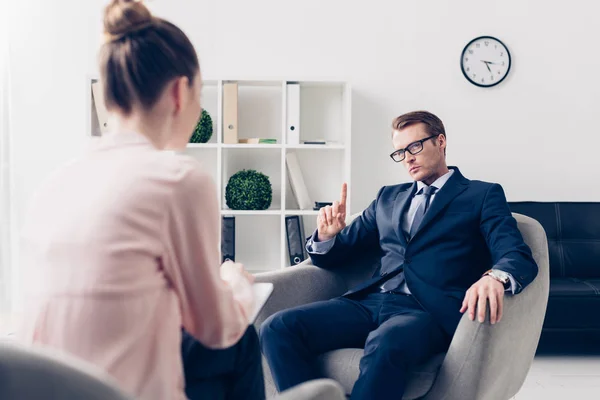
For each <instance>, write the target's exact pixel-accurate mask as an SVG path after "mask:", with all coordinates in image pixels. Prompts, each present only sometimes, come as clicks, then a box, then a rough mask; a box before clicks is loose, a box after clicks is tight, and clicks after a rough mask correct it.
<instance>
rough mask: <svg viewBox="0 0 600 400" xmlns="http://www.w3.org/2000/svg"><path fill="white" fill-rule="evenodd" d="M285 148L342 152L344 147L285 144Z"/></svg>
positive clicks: (336, 145)
mask: <svg viewBox="0 0 600 400" xmlns="http://www.w3.org/2000/svg"><path fill="white" fill-rule="evenodd" d="M285 148H286V149H298V150H309V149H311V150H312V149H316V150H344V149H345V148H346V146H344V145H343V144H287V145H286V146H285Z"/></svg>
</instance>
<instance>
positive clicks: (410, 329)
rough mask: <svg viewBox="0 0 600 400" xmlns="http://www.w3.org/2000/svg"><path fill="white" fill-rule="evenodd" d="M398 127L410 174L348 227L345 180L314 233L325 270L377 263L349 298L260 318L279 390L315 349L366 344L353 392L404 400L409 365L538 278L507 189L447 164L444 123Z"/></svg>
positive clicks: (313, 248)
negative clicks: (464, 316) (359, 259)
mask: <svg viewBox="0 0 600 400" xmlns="http://www.w3.org/2000/svg"><path fill="white" fill-rule="evenodd" d="M392 127H393V145H394V148H395V149H396V150H395V151H394V152H393V153H392V154H391V158H392V159H393V160H394V161H396V162H401V163H403V164H404V166H405V167H406V168H407V170H408V172H409V174H410V175H411V177H412V178H413V179H414V180H415V182H414V183H406V184H400V185H395V186H385V187H383V188H382V189H381V190H379V193H378V194H377V197H376V199H375V200H374V201H373V202H372V203H371V205H370V206H369V207H368V208H367V209H365V210H364V211H363V213H362V214H361V215H360V216H359V217H357V218H356V219H355V220H354V221H353V222H352V223H351V224H350V225H348V226H346V225H345V218H346V206H345V202H346V185H345V184H344V185H343V186H342V195H341V200H340V202H335V203H334V204H333V206H331V207H329V206H328V207H325V208H322V209H321V210H320V212H319V216H318V218H317V225H318V227H317V231H316V232H315V233H314V234H313V235H312V237H311V238H310V239H309V240H308V241H307V250H308V252H309V254H310V257H311V259H312V262H313V263H314V264H315V265H317V266H319V267H322V268H335V267H340V268H343V265H344V263H345V260H348V259H351V258H352V257H353V256H354V255H357V254H360V252H362V251H365V250H366V249H368V248H370V247H372V246H378V248H379V250H380V251H381V267H380V268H379V269H378V270H377V271H376V272H375V274H374V276H373V277H372V279H370V280H368V281H366V282H364V283H362V284H360V285H358V286H357V287H355V288H353V289H351V290H350V291H348V292H347V293H346V294H344V295H343V296H342V297H339V298H335V299H332V300H328V301H322V302H317V303H313V304H308V305H304V306H300V307H297V308H293V309H289V310H285V311H282V312H279V313H277V314H275V315H273V316H271V317H270V318H269V319H268V320H267V321H265V323H264V324H263V325H262V327H261V332H260V335H261V346H262V350H263V353H264V355H265V357H266V358H267V361H268V363H269V366H270V368H271V371H272V374H273V379H274V381H275V384H276V386H277V388H278V389H279V390H284V389H286V388H288V387H291V386H294V385H296V384H298V383H301V382H304V381H307V380H310V379H314V378H317V377H318V376H317V371H315V369H314V362H315V360H316V358H317V357H318V356H319V355H320V354H323V353H325V352H328V351H331V350H335V349H339V348H360V347H363V346H364V349H365V350H364V355H363V357H362V359H361V361H360V375H359V378H358V380H357V381H356V383H355V385H354V388H353V391H352V396H351V397H352V398H353V399H384V398H385V399H389V398H394V399H401V398H402V394H403V393H404V389H405V384H406V376H407V370H408V369H409V368H410V367H412V366H414V365H416V364H419V363H423V362H424V361H426V360H427V359H428V358H430V357H431V356H432V355H434V354H437V353H440V352H443V351H446V350H447V349H448V346H449V344H450V341H451V339H452V336H453V334H454V332H455V330H456V327H457V325H458V322H459V320H460V317H461V313H464V312H465V311H467V312H468V315H469V317H470V319H471V320H474V319H475V317H477V318H478V320H479V322H483V321H484V318H485V313H486V307H487V306H489V310H490V316H491V323H492V324H495V323H497V322H498V321H500V319H501V318H502V303H503V296H504V293H505V292H509V294H511V295H516V294H518V293H519V292H520V291H522V290H523V289H524V288H525V287H526V286H527V285H528V284H529V283H531V282H532V281H533V279H534V278H535V277H536V275H537V271H538V268H537V265H536V263H535V261H534V260H533V257H532V255H531V250H530V249H529V247H528V246H527V245H526V244H525V243H524V241H523V237H522V236H521V234H520V232H519V230H518V228H517V223H516V221H515V219H514V218H513V217H512V215H511V213H510V211H509V208H508V205H507V203H506V198H505V196H504V192H503V190H502V187H501V186H500V185H498V184H493V183H487V182H481V181H471V180H468V179H466V178H465V177H464V176H462V174H461V173H460V171H459V170H458V168H455V167H450V168H448V167H447V166H446V132H445V130H444V125H443V124H442V121H440V119H439V118H437V117H436V116H435V115H433V114H431V113H428V112H425V111H418V112H412V113H408V114H404V115H401V116H400V117H398V118H396V119H395V120H394V122H393V126H392ZM507 351H509V350H508V349H507Z"/></svg>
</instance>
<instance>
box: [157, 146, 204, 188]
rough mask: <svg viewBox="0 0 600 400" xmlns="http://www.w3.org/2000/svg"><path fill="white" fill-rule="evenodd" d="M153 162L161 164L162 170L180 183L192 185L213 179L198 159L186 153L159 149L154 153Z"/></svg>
mask: <svg viewBox="0 0 600 400" xmlns="http://www.w3.org/2000/svg"><path fill="white" fill-rule="evenodd" d="M155 162H158V163H159V164H161V165H162V167H163V170H164V172H166V173H168V174H169V175H170V176H171V178H172V179H173V180H175V181H176V182H178V183H181V184H185V183H187V184H190V185H194V184H198V183H203V182H207V181H211V182H212V180H213V178H212V176H211V175H210V173H209V172H208V169H207V168H206V167H205V166H204V165H203V164H202V163H201V162H200V161H199V160H197V159H196V158H194V157H191V156H189V155H187V154H182V153H176V152H171V151H161V152H158V153H157V154H156V160H155ZM153 163H154V162H153Z"/></svg>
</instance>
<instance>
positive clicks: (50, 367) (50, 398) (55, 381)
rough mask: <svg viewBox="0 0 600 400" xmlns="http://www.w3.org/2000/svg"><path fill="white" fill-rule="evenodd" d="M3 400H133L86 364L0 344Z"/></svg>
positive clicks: (43, 351)
mask: <svg viewBox="0 0 600 400" xmlns="http://www.w3.org/2000/svg"><path fill="white" fill-rule="evenodd" d="M0 399H27V400H42V399H43V400H55V399H56V400H62V399H89V400H133V398H132V397H130V396H129V395H126V394H125V393H124V392H122V391H121V390H120V389H119V388H118V387H117V385H116V382H115V381H114V380H113V379H112V378H110V377H109V376H108V375H107V374H105V373H104V372H102V371H100V370H99V369H97V368H95V367H94V366H92V365H90V364H88V363H87V362H84V361H81V360H79V359H76V358H75V357H71V356H67V355H66V354H62V353H59V352H57V351H54V350H50V349H39V348H29V347H24V346H22V345H17V344H13V343H11V342H7V343H0Z"/></svg>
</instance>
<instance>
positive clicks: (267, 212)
mask: <svg viewBox="0 0 600 400" xmlns="http://www.w3.org/2000/svg"><path fill="white" fill-rule="evenodd" d="M281 213H282V211H281V210H229V209H225V210H221V215H281Z"/></svg>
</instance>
